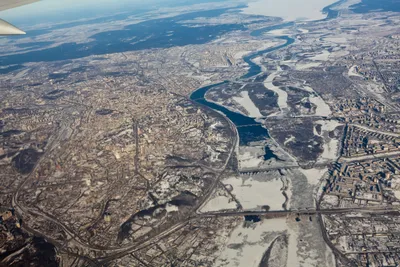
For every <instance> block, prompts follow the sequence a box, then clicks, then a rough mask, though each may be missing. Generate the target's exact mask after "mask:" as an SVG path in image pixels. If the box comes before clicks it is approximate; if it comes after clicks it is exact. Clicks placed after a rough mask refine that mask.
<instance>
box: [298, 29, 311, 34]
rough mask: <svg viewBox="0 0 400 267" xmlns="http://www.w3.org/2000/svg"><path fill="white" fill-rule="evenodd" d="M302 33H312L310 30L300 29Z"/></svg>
mask: <svg viewBox="0 0 400 267" xmlns="http://www.w3.org/2000/svg"><path fill="white" fill-rule="evenodd" d="M298 30H299V31H300V32H301V33H309V32H310V31H309V30H308V29H300V28H299V29H298Z"/></svg>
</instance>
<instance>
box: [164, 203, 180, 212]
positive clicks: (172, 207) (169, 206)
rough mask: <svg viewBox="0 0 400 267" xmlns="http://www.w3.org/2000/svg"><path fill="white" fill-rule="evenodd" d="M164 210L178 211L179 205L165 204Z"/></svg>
mask: <svg viewBox="0 0 400 267" xmlns="http://www.w3.org/2000/svg"><path fill="white" fill-rule="evenodd" d="M165 210H166V211H167V212H172V211H179V207H177V206H175V205H171V204H167V206H166V207H165Z"/></svg>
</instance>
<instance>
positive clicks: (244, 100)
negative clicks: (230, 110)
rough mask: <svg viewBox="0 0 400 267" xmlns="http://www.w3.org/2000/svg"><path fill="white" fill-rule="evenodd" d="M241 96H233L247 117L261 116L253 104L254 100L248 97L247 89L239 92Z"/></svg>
mask: <svg viewBox="0 0 400 267" xmlns="http://www.w3.org/2000/svg"><path fill="white" fill-rule="evenodd" d="M240 95H241V97H233V100H235V101H236V102H237V103H239V104H240V105H241V106H242V107H243V108H244V109H245V110H246V111H247V112H248V115H249V117H252V118H259V117H262V114H261V113H260V110H259V109H258V108H257V107H256V105H254V102H253V101H252V100H251V99H250V97H249V92H248V91H242V92H240Z"/></svg>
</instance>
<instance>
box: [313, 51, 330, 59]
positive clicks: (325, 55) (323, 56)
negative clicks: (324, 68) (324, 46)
mask: <svg viewBox="0 0 400 267" xmlns="http://www.w3.org/2000/svg"><path fill="white" fill-rule="evenodd" d="M330 54H331V53H330V52H329V51H328V50H322V53H320V54H317V55H315V56H313V57H310V58H309V60H316V61H327V60H328V59H329V55H330Z"/></svg>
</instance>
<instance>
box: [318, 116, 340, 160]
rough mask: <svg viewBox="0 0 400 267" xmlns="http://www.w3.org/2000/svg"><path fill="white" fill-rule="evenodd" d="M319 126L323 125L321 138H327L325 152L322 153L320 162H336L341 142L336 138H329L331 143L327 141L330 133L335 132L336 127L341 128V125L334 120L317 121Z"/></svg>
mask: <svg viewBox="0 0 400 267" xmlns="http://www.w3.org/2000/svg"><path fill="white" fill-rule="evenodd" d="M316 123H317V124H321V125H322V127H321V136H324V137H325V142H324V152H322V155H321V157H320V159H319V161H332V160H336V159H337V158H338V148H339V140H337V139H335V138H329V141H327V140H326V139H327V136H328V133H329V132H331V131H333V130H335V129H336V127H338V126H340V125H341V124H340V123H339V122H337V121H334V120H330V121H327V120H323V121H322V120H321V121H317V122H316Z"/></svg>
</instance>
